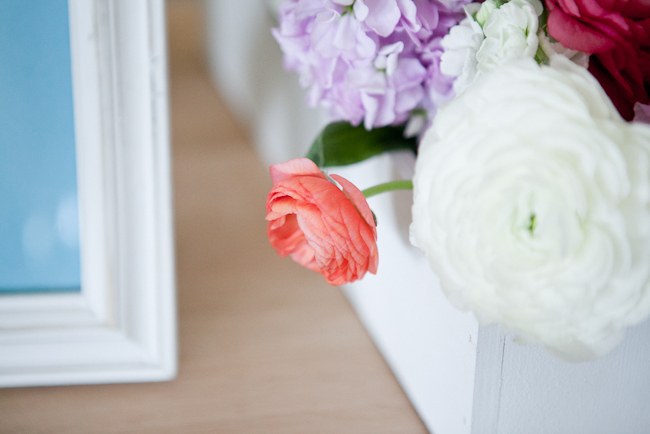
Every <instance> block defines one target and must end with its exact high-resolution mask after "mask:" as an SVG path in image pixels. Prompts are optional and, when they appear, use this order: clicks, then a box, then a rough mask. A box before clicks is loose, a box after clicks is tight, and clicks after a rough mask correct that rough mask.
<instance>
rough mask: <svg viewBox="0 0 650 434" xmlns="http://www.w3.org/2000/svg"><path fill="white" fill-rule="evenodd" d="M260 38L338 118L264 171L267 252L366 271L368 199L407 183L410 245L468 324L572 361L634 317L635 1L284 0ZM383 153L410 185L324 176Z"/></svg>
mask: <svg viewBox="0 0 650 434" xmlns="http://www.w3.org/2000/svg"><path fill="white" fill-rule="evenodd" d="M274 36H275V38H276V39H277V41H278V42H279V44H280V46H281V47H282V49H283V52H284V55H285V66H286V67H287V69H289V70H292V71H295V72H297V73H298V75H299V77H300V82H301V84H302V85H303V86H304V87H305V88H306V89H307V96H308V101H309V103H310V104H311V105H313V106H321V107H325V108H326V109H327V110H328V111H329V112H330V113H331V115H332V117H333V120H334V122H333V123H331V124H330V125H328V126H327V127H325V129H324V130H323V131H322V132H321V134H320V135H319V136H318V137H317V138H316V140H315V141H314V143H313V145H312V147H311V149H310V150H309V152H308V154H307V156H306V158H298V159H295V160H291V161H288V162H284V163H281V164H277V165H274V166H272V167H271V176H272V181H273V187H272V189H271V192H270V193H269V196H268V199H267V205H266V207H267V217H266V219H267V221H268V235H269V240H270V242H271V245H272V246H273V247H274V248H275V249H276V250H277V251H278V253H280V254H281V255H283V256H291V257H292V258H293V259H294V260H295V261H296V262H298V263H299V264H301V265H303V266H305V267H308V268H310V269H312V270H314V271H316V272H319V273H321V274H322V275H323V276H324V277H325V279H326V280H327V281H328V282H329V283H331V284H333V285H341V284H345V283H349V282H352V281H354V280H357V279H360V278H363V276H364V275H365V274H366V273H367V272H371V273H376V272H377V269H378V264H379V262H378V261H379V253H378V251H377V244H376V239H377V225H376V221H375V216H374V215H373V213H372V211H371V210H370V207H369V205H368V203H367V202H366V200H365V199H366V198H367V197H369V196H371V195H374V194H378V193H383V192H386V191H391V190H395V189H404V188H407V189H411V188H412V189H413V208H412V219H413V221H412V224H411V241H412V243H413V244H414V245H415V246H417V247H418V248H420V249H421V250H422V251H423V252H424V254H425V256H426V257H427V259H428V261H429V263H430V265H431V268H432V269H433V270H434V271H435V273H436V275H437V276H438V277H439V278H440V282H441V285H442V288H443V289H444V291H445V293H446V294H447V296H448V298H449V300H450V301H451V302H452V303H453V304H454V305H456V306H458V307H459V308H461V309H468V310H471V311H472V312H474V314H475V315H476V316H477V318H478V319H479V320H480V321H481V322H482V323H485V324H487V323H498V324H501V325H503V326H505V327H506V328H508V329H510V330H513V331H514V332H516V333H517V334H518V335H519V336H521V338H522V339H523V340H526V341H530V342H539V343H542V344H543V345H545V346H546V347H548V348H549V349H550V350H552V351H554V352H555V353H558V354H560V355H562V356H564V357H566V358H569V359H576V360H583V359H589V358H594V357H598V356H601V355H603V354H605V353H607V352H608V351H610V350H611V349H612V348H613V347H614V346H615V345H616V344H617V343H618V342H620V340H621V338H622V336H623V333H624V330H625V328H627V327H629V326H631V325H633V324H636V323H639V322H640V321H643V320H644V319H646V318H647V317H648V316H649V315H650V125H648V120H649V118H650V117H649V116H648V113H649V110H648V104H649V103H650V3H648V2H647V1H644V0H629V1H616V0H545V1H540V0H486V1H484V2H478V3H470V2H468V1H467V0H287V1H285V2H284V3H283V4H282V6H281V13H280V22H279V26H278V27H277V28H276V29H275V30H274ZM397 149H410V150H412V151H413V152H414V153H416V154H417V159H416V165H415V176H414V178H413V179H412V180H410V179H407V180H387V182H386V183H385V184H381V185H378V186H372V187H369V188H366V189H365V190H363V191H362V190H360V189H359V188H358V187H356V186H355V185H353V184H352V183H351V182H349V181H348V180H346V179H345V178H343V177H341V176H338V175H335V174H328V173H326V172H325V168H327V167H335V166H341V165H348V164H354V163H357V162H359V161H362V160H364V159H367V158H371V157H373V156H375V155H378V154H380V153H383V152H390V151H393V150H397Z"/></svg>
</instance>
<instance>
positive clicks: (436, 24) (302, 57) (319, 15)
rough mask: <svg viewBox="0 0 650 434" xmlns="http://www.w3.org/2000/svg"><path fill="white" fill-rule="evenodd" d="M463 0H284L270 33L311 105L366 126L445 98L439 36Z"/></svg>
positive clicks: (458, 14) (430, 107)
mask: <svg viewBox="0 0 650 434" xmlns="http://www.w3.org/2000/svg"><path fill="white" fill-rule="evenodd" d="M467 3H468V0H288V1H286V2H285V3H283V5H282V6H281V11H280V12H281V13H280V26H279V27H278V28H277V29H274V30H273V35H274V36H275V38H276V39H277V41H278V43H279V44H280V46H281V48H282V50H283V52H284V62H285V67H286V68H287V69H289V70H292V71H295V72H297V73H298V74H299V76H300V82H301V84H302V86H304V87H306V88H308V89H309V92H308V101H309V103H310V104H311V105H312V106H316V105H321V106H323V107H326V108H327V109H328V110H329V111H330V113H331V114H332V116H333V117H334V118H336V119H343V120H347V121H349V122H351V123H352V124H354V125H358V124H360V123H362V122H363V124H364V126H365V127H366V128H367V129H371V128H374V127H381V126H385V125H395V124H401V123H404V122H406V121H407V120H408V119H409V117H410V115H411V113H412V112H413V111H415V110H418V109H419V110H425V111H426V112H427V113H428V114H429V117H431V116H432V115H433V114H434V113H435V109H436V107H437V106H438V105H439V104H440V103H442V102H444V101H446V100H448V99H449V98H450V97H451V93H452V88H451V79H450V78H449V77H447V76H444V75H442V74H440V71H439V64H440V56H441V55H442V52H443V49H442V46H441V44H440V40H441V38H442V37H443V36H444V35H446V34H447V32H448V31H449V29H450V28H451V27H452V26H453V25H455V24H456V23H458V21H459V20H460V19H462V18H463V16H464V15H463V10H462V6H463V5H465V4H467Z"/></svg>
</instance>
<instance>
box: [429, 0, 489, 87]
mask: <svg viewBox="0 0 650 434" xmlns="http://www.w3.org/2000/svg"><path fill="white" fill-rule="evenodd" d="M478 8H479V5H478V4H475V3H472V4H470V5H467V6H466V11H465V12H466V13H467V15H468V16H467V18H465V19H464V20H462V21H461V22H460V23H458V24H457V25H456V26H454V27H452V28H451V29H450V30H449V33H448V34H447V35H446V36H445V37H444V38H442V41H441V45H442V48H443V49H444V52H443V53H442V56H441V57H440V71H441V72H442V73H443V74H445V75H448V76H450V77H456V80H455V81H454V84H453V89H454V92H455V93H456V94H459V93H460V92H462V91H463V90H465V89H466V88H467V86H469V85H470V84H471V83H472V82H473V81H474V79H475V78H476V74H477V67H476V65H477V60H476V52H477V51H478V49H479V48H480V47H481V43H482V42H483V39H485V37H484V36H483V29H482V28H481V26H480V25H479V24H478V23H477V22H476V21H475V20H474V18H472V14H474V13H475V12H476V11H477V10H478Z"/></svg>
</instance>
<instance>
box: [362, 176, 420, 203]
mask: <svg viewBox="0 0 650 434" xmlns="http://www.w3.org/2000/svg"><path fill="white" fill-rule="evenodd" d="M395 190H413V182H412V181H410V180H406V179H400V180H398V181H390V182H384V183H383V184H377V185H373V186H372V187H368V188H366V189H365V190H363V191H362V192H361V193H363V195H364V196H365V197H366V199H367V198H369V197H372V196H374V195H376V194H380V193H386V192H387V191H395Z"/></svg>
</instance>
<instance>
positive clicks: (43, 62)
mask: <svg viewBox="0 0 650 434" xmlns="http://www.w3.org/2000/svg"><path fill="white" fill-rule="evenodd" d="M76 192H77V177H76V161H75V139H74V111H73V98H72V71H71V54H70V34H69V27H68V3H67V0H31V1H29V2H24V1H22V0H2V1H0V293H5V294H6V293H23V292H42V291H48V292H50V291H79V289H80V281H81V278H80V257H79V230H78V212H77V193H76Z"/></svg>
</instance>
